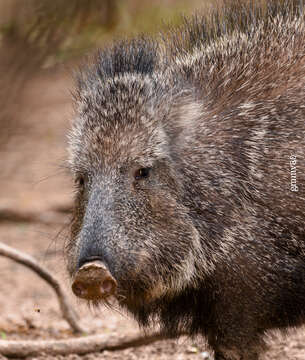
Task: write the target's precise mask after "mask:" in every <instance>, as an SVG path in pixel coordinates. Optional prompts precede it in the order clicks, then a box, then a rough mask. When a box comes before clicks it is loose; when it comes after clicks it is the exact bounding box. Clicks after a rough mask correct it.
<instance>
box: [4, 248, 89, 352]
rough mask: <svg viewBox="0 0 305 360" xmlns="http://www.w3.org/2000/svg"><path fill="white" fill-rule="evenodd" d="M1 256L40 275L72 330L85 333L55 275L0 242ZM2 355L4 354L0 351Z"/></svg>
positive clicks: (32, 259)
mask: <svg viewBox="0 0 305 360" xmlns="http://www.w3.org/2000/svg"><path fill="white" fill-rule="evenodd" d="M0 256H6V257H8V258H10V259H12V260H14V261H16V262H17V263H19V264H22V265H25V266H27V267H28V268H30V269H32V270H33V271H34V272H36V274H38V275H39V276H40V277H41V278H42V279H44V280H45V281H46V282H47V283H48V284H49V285H51V286H52V288H53V289H54V291H55V292H56V295H57V298H58V301H59V305H60V308H61V311H62V314H63V317H64V318H65V319H66V321H67V322H68V323H69V324H70V326H71V328H72V329H73V330H74V332H76V333H85V332H86V330H85V329H84V328H83V327H82V326H81V325H80V324H79V323H78V321H77V316H76V314H75V313H74V311H73V309H72V307H71V305H70V304H69V302H68V299H67V296H66V294H65V292H64V290H63V289H62V287H61V285H60V283H59V282H58V281H57V280H56V279H55V278H54V277H53V275H52V274H51V273H50V272H49V271H48V270H47V269H46V268H44V267H43V266H41V265H40V264H38V262H37V261H36V260H35V259H34V258H32V257H31V256H29V255H27V254H24V253H22V252H20V251H18V250H15V249H13V248H11V247H10V246H8V245H5V244H3V243H1V242H0ZM0 354H2V352H1V350H0Z"/></svg>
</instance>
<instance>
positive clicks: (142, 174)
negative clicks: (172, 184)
mask: <svg viewBox="0 0 305 360" xmlns="http://www.w3.org/2000/svg"><path fill="white" fill-rule="evenodd" d="M150 170H151V169H150V168H141V169H138V170H137V171H136V172H135V175H134V177H135V179H136V180H141V179H146V178H148V176H149V173H150Z"/></svg>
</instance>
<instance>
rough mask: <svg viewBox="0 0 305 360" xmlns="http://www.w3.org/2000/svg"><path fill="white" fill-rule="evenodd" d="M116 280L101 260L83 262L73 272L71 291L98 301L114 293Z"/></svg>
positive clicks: (84, 297) (87, 298)
mask: <svg viewBox="0 0 305 360" xmlns="http://www.w3.org/2000/svg"><path fill="white" fill-rule="evenodd" d="M116 288H117V282H116V280H115V279H114V278H113V277H112V275H111V274H110V272H109V270H108V269H107V267H106V266H105V265H104V264H103V263H102V262H101V261H91V262H88V263H85V264H84V265H83V266H82V267H81V268H80V269H79V270H78V271H77V273H76V274H75V276H74V280H73V283H72V291H73V293H74V294H75V295H76V296H77V297H79V298H82V299H86V300H92V301H100V300H103V299H106V298H108V297H109V296H111V295H114V294H115V292H116Z"/></svg>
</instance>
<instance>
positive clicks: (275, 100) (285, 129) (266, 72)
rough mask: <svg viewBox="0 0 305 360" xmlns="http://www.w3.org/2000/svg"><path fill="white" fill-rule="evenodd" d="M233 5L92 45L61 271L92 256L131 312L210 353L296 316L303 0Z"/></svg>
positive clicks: (304, 89)
mask: <svg viewBox="0 0 305 360" xmlns="http://www.w3.org/2000/svg"><path fill="white" fill-rule="evenodd" d="M236 4H237V2H232V3H231V4H230V5H227V6H225V7H224V8H222V9H220V10H219V9H218V10H214V11H212V12H211V13H210V15H209V16H202V17H198V16H197V17H194V18H193V19H191V20H186V21H185V24H184V26H183V27H182V28H179V29H177V30H172V31H170V33H169V34H164V35H163V40H162V41H161V40H160V42H159V43H158V42H157V41H154V40H152V39H149V38H141V39H136V40H132V41H122V42H119V43H117V44H115V45H113V46H112V47H110V48H109V49H106V50H104V51H102V52H100V54H99V55H98V56H97V58H96V59H95V63H94V64H93V65H90V66H88V67H85V68H84V69H83V70H82V71H81V73H80V75H79V76H78V84H77V90H76V92H75V101H76V118H75V121H74V124H73V128H72V131H71V133H70V165H71V169H72V172H73V174H74V176H75V179H76V188H77V192H76V200H75V211H74V220H73V223H72V236H71V239H70V240H69V242H68V244H67V258H68V268H69V272H70V274H71V275H73V274H75V272H76V271H77V270H78V269H79V267H80V266H81V265H82V264H84V263H85V262H86V261H89V260H90V259H95V258H99V259H101V260H102V261H103V262H104V264H106V266H107V267H108V268H109V271H110V272H111V274H112V276H113V277H114V278H115V279H116V281H117V283H118V289H117V299H118V301H119V304H120V305H121V306H122V307H125V308H127V309H128V310H129V311H130V312H131V313H132V314H133V315H134V316H135V318H136V319H137V320H138V321H139V323H140V324H142V325H144V326H146V325H149V324H151V323H154V322H157V323H159V324H160V325H161V326H162V328H163V329H164V331H167V332H168V333H171V334H173V335H175V334H179V332H181V331H187V332H188V333H189V334H190V335H196V334H202V335H204V336H206V338H207V339H208V342H209V344H210V346H211V347H212V348H213V350H214V351H215V359H216V360H241V359H243V360H255V359H258V356H259V354H260V353H261V351H262V350H263V348H264V342H263V338H264V335H265V334H266V332H267V331H268V330H270V329H276V328H278V329H285V328H287V327H294V326H299V325H301V324H302V323H304V321H305V306H304V304H305V225H304V215H305V162H304V159H305V21H304V20H305V17H304V1H303V0H298V1H297V0H294V1H289V2H286V1H271V0H270V1H269V2H268V3H267V6H261V5H253V4H252V3H251V4H252V5H244V6H240V5H239V6H238V4H237V5H236ZM141 168H144V169H148V170H147V171H148V173H146V175H147V176H144V177H141V176H137V174H139V169H141Z"/></svg>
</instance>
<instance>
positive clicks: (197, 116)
mask: <svg viewBox="0 0 305 360" xmlns="http://www.w3.org/2000/svg"><path fill="white" fill-rule="evenodd" d="M203 112H204V111H203V105H202V103H201V102H199V101H198V100H196V99H194V98H193V97H191V96H187V97H184V98H182V99H180V100H179V99H177V100H176V101H175V103H174V104H173V106H172V108H171V111H170V112H169V117H168V121H167V125H166V129H165V131H166V134H167V136H168V138H169V139H170V144H177V145H179V143H181V142H182V143H183V142H185V141H186V140H187V138H188V137H190V136H193V135H194V132H195V131H196V129H197V130H198V122H200V121H201V119H202V117H203Z"/></svg>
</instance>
